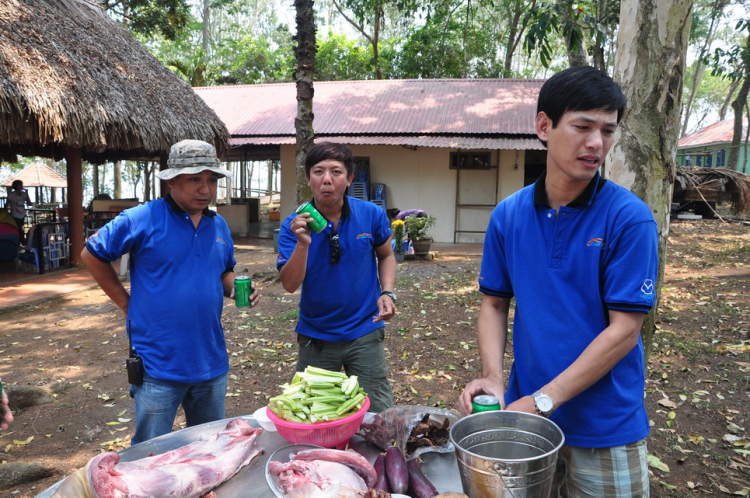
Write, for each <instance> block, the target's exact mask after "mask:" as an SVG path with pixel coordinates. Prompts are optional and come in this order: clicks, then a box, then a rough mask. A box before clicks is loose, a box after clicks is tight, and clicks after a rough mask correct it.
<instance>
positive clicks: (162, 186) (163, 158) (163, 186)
mask: <svg viewBox="0 0 750 498" xmlns="http://www.w3.org/2000/svg"><path fill="white" fill-rule="evenodd" d="M167 160H169V154H167V153H166V152H164V151H162V153H161V154H160V155H159V171H164V170H165V169H167V168H168V167H169V166H167ZM168 193H169V184H168V183H167V182H166V181H164V180H159V195H160V196H161V197H166V196H167V194H168Z"/></svg>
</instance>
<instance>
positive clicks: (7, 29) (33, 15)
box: [0, 0, 229, 163]
mask: <svg viewBox="0 0 750 498" xmlns="http://www.w3.org/2000/svg"><path fill="white" fill-rule="evenodd" d="M185 138H193V139H198V140H204V141H206V142H210V143H213V144H214V145H216V146H217V149H218V150H219V152H222V151H223V150H225V147H226V141H227V139H228V138H229V134H228V132H227V130H226V127H225V126H224V124H223V123H222V122H221V121H220V120H219V118H218V117H217V116H216V114H215V113H214V112H213V111H212V110H211V109H210V108H209V107H208V106H207V105H206V104H205V103H204V102H203V100H202V99H201V98H200V97H198V96H197V95H196V94H195V92H193V90H192V89H191V88H190V86H189V85H188V84H187V83H185V82H184V81H182V80H181V79H180V78H178V77H177V76H176V75H175V74H174V73H173V72H172V71H170V70H169V69H167V68H166V67H165V66H164V65H163V64H162V63H161V62H159V60H158V59H157V58H156V57H154V56H153V55H151V54H150V53H149V52H148V51H147V50H146V49H145V48H143V47H142V46H141V45H140V43H138V41H137V40H135V38H134V37H133V36H132V35H131V34H130V32H128V31H127V30H126V29H124V28H123V27H122V26H120V25H119V24H118V23H117V22H115V21H114V20H112V19H111V18H109V17H108V16H107V15H106V14H105V13H104V12H103V11H102V10H101V8H100V7H99V6H98V4H97V3H96V2H95V1H93V0H3V1H2V2H0V152H2V157H3V158H4V159H6V160H11V159H12V157H13V156H14V155H15V154H22V155H28V156H30V155H38V156H44V157H55V158H56V159H58V160H59V159H61V158H62V157H63V156H64V155H65V149H66V148H67V147H76V148H79V149H80V150H81V154H82V158H83V159H84V160H87V161H90V162H94V163H101V162H104V161H105V160H118V159H135V158H140V159H144V158H154V159H158V158H159V155H160V153H161V152H164V151H168V150H169V147H170V146H171V145H172V144H173V143H175V142H178V141H179V140H183V139H185Z"/></svg>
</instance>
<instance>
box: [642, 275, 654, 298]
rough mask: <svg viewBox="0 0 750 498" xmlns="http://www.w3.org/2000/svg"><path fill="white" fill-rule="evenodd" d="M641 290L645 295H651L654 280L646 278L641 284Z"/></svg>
mask: <svg viewBox="0 0 750 498" xmlns="http://www.w3.org/2000/svg"><path fill="white" fill-rule="evenodd" d="M641 292H643V293H644V294H646V295H649V296H650V295H651V294H653V293H654V281H653V280H651V279H650V278H648V279H646V280H645V281H644V282H643V285H641Z"/></svg>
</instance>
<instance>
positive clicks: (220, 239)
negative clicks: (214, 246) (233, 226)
mask: <svg viewBox="0 0 750 498" xmlns="http://www.w3.org/2000/svg"><path fill="white" fill-rule="evenodd" d="M216 242H221V243H222V244H224V245H227V243H226V242H224V239H222V238H221V237H219V238H217V239H216Z"/></svg>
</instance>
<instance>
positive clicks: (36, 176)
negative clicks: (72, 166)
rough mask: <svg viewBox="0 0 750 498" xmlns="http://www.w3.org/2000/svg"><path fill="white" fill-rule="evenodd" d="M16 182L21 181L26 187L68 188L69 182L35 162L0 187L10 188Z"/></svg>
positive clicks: (50, 169)
mask: <svg viewBox="0 0 750 498" xmlns="http://www.w3.org/2000/svg"><path fill="white" fill-rule="evenodd" d="M16 180H21V181H22V182H23V186H24V187H50V188H68V180H66V179H65V177H64V176H62V175H61V174H60V173H58V172H57V171H55V170H54V169H52V168H50V167H49V166H47V165H46V164H44V163H43V162H41V161H34V162H33V163H31V164H29V165H28V166H26V167H25V168H24V169H23V170H22V171H21V172H20V173H18V174H15V175H13V176H11V177H10V178H8V179H7V180H5V181H4V182H2V183H0V185H1V186H3V187H10V186H12V185H13V182H14V181H16Z"/></svg>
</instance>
